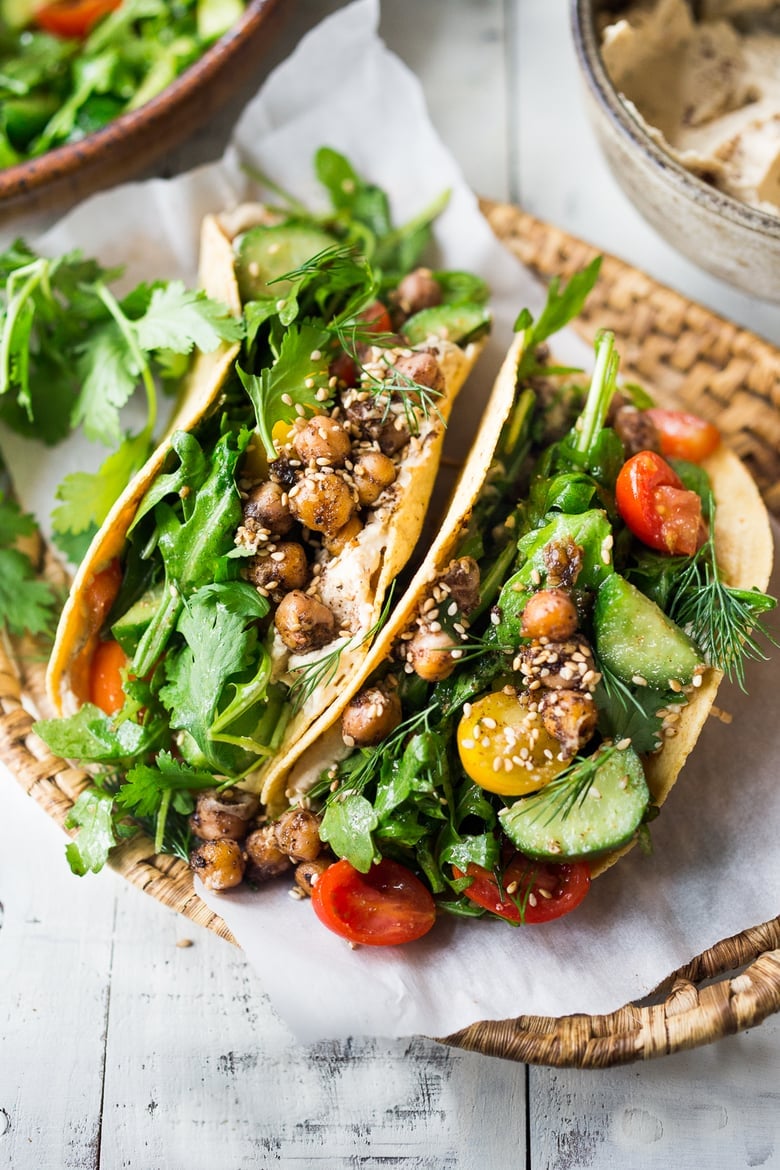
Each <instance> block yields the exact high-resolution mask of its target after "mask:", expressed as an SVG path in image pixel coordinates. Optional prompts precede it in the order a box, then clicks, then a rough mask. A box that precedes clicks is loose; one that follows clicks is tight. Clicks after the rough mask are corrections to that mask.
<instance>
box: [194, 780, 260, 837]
mask: <svg viewBox="0 0 780 1170" xmlns="http://www.w3.org/2000/svg"><path fill="white" fill-rule="evenodd" d="M259 803H260V801H259V800H258V798H257V797H256V796H254V795H253V794H252V793H251V792H244V791H243V790H242V789H240V788H228V789H227V791H225V792H216V791H211V790H209V791H208V792H201V794H200V796H199V797H198V801H197V804H196V805H195V812H194V813H193V814H192V816H191V817H190V827H191V829H192V831H193V833H194V834H195V836H196V837H200V839H201V840H202V841H217V840H219V838H220V837H231V838H232V839H233V840H234V841H240V840H241V838H242V837H245V836H246V833H247V829H248V827H249V822H250V821H251V819H252V817H253V816H254V815H255V813H256V812H257V806H258V804H259Z"/></svg>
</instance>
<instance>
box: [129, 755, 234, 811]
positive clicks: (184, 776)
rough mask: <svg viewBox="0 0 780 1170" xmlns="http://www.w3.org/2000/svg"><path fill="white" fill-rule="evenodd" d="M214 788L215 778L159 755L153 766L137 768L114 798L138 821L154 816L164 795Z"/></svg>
mask: <svg viewBox="0 0 780 1170" xmlns="http://www.w3.org/2000/svg"><path fill="white" fill-rule="evenodd" d="M213 787H214V776H213V774H212V773H211V772H205V771H203V770H201V769H198V768H192V767H190V765H189V764H185V763H184V761H183V760H176V759H174V758H173V756H172V755H171V754H170V752H159V753H158V755H157V757H156V759H155V762H154V765H150V764H136V766H135V767H134V768H131V769H130V771H129V772H128V773H127V779H126V780H125V783H124V784H123V785H122V787H121V788H120V790H119V792H118V793H117V795H116V803H117V804H119V805H121V806H122V808H125V809H127V810H128V811H129V812H132V813H134V814H135V815H137V816H140V817H151V816H154V815H155V814H156V813H157V812H158V811H159V809H160V805H161V803H162V800H163V796H164V794H165V793H166V792H173V793H175V792H190V791H193V790H195V789H207V788H213Z"/></svg>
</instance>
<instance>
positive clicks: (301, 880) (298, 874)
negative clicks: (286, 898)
mask: <svg viewBox="0 0 780 1170" xmlns="http://www.w3.org/2000/svg"><path fill="white" fill-rule="evenodd" d="M332 864H333V858H332V857H318V858H317V859H316V861H301V862H299V864H298V865H296V867H295V884H296V886H297V887H298V889H299V890H303V892H304V894H306V895H308V897H311V892H312V890H313V889H314V887H315V886H316V884H317V882H318V881H319V880H320V878H321V877H322V875H323V874H324V873H325V870H326V869H327V868H328V866H329V865H332Z"/></svg>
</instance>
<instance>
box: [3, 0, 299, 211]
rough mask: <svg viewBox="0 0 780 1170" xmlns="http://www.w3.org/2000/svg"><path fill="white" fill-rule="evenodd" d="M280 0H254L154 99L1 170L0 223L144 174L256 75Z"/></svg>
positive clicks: (273, 27) (79, 197) (273, 24)
mask: <svg viewBox="0 0 780 1170" xmlns="http://www.w3.org/2000/svg"><path fill="white" fill-rule="evenodd" d="M277 2H278V0H249V2H248V3H247V6H246V9H245V11H244V13H243V15H242V16H241V18H240V20H238V22H237V23H236V24H235V25H234V27H233V28H232V29H231V30H230V31H229V32H228V33H226V34H225V35H224V36H223V37H222V38H221V39H220V40H219V41H217V42H216V44H214V45H212V46H211V48H210V49H208V50H207V52H206V53H204V54H203V56H202V57H200V58H199V60H198V61H196V62H195V64H194V65H191V66H190V68H189V69H187V70H185V71H184V73H182V74H181V75H180V76H179V77H177V79H176V80H175V81H174V82H173V83H172V84H171V85H169V86H168V87H167V88H166V89H164V90H163V91H162V92H161V93H159V94H158V95H157V97H155V98H153V99H152V100H151V101H150V102H147V104H146V105H145V106H141V107H140V108H139V109H137V110H132V111H130V112H129V113H127V114H122V115H121V116H120V117H118V118H116V119H114V121H113V122H110V123H109V124H108V125H107V126H105V127H104V128H103V129H101V130H98V131H96V132H95V133H94V134H89V135H87V136H86V137H85V138H83V139H81V141H79V142H72V143H68V144H67V145H65V146H60V147H57V148H56V149H55V150H51V151H49V152H48V154H44V155H41V157H40V158H35V159H31V160H30V161H28V162H24V163H20V164H19V165H18V166H13V167H6V168H4V169H2V170H0V222H1V221H4V220H7V219H9V218H10V217H12V216H13V215H16V214H18V213H20V212H23V211H24V212H27V211H37V210H41V209H44V208H45V209H50V208H53V207H57V206H62V205H65V204H73V203H75V202H77V201H78V200H80V199H83V198H84V197H85V196H86V195H89V194H92V192H94V191H98V190H101V189H103V188H105V187H109V186H112V185H113V184H115V183H118V182H121V181H123V180H125V179H128V178H130V177H132V176H133V175H136V174H139V173H140V172H141V171H142V170H143V169H144V168H145V167H147V166H148V165H149V164H150V163H152V162H153V161H154V160H155V159H157V158H159V157H160V156H161V155H163V154H164V153H165V152H166V151H168V150H170V149H172V147H174V146H175V145H177V144H178V143H180V142H182V141H183V140H184V139H185V138H187V137H188V136H189V135H190V134H192V133H193V131H194V130H196V129H197V128H198V127H199V126H201V125H202V124H203V123H205V122H206V121H207V120H208V119H209V118H210V117H211V116H212V115H213V114H214V113H216V111H217V110H218V109H219V107H220V106H222V105H223V104H224V103H225V102H227V100H228V99H229V98H230V97H231V96H232V95H233V94H234V93H235V92H236V91H237V90H238V89H239V88H240V87H241V86H242V85H244V84H245V83H246V82H247V81H248V80H249V79H250V78H251V76H252V75H253V74H257V71H258V61H259V60H260V59H261V58H262V55H263V52H264V50H265V48H266V46H267V44H268V41H269V40H270V39H271V36H272V33H273V32H274V31H275V23H276V22H274V21H272V20H271V14H272V10H273V8H274V7H275V5H276V4H277Z"/></svg>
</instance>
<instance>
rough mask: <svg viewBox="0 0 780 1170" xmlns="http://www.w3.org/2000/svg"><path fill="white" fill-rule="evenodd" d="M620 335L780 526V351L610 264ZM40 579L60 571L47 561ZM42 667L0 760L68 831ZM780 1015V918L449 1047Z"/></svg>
mask: <svg viewBox="0 0 780 1170" xmlns="http://www.w3.org/2000/svg"><path fill="white" fill-rule="evenodd" d="M483 210H484V212H485V214H486V215H487V217H488V219H489V222H490V224H491V226H492V227H493V229H494V231H495V232H496V234H497V235H498V236H499V238H500V239H501V240H503V241H504V242H505V244H506V245H507V247H509V248H510V249H511V250H512V251H513V252H514V253H515V254H516V255H517V256H518V257H519V258H520V259H521V260H522V261H523V262H524V263H525V264H526V265H528V266H529V267H530V268H531V269H533V270H535V271H536V272H538V273H539V274H540V275H541V276H542V277H550V276H552V275H554V274H556V273H558V274H561V275H563V276H566V275H568V274H570V273H571V272H572V271H574V270H575V269H577V268H580V267H582V266H583V265H584V264H585V263H587V262H588V261H589V260H590V259H592V257H593V256H594V255H595V252H594V250H593V249H592V248H591V247H590V246H589V245H587V244H585V243H583V242H582V241H581V240H577V239H574V238H573V237H572V236H569V235H566V234H565V233H564V232H561V231H558V230H557V229H555V228H552V227H550V226H549V225H548V224H545V223H542V222H541V221H539V220H537V219H534V218H533V217H531V216H529V215H526V214H525V213H523V212H521V211H519V210H518V209H517V208H515V207H510V206H507V205H500V204H488V203H486V204H484V205H483ZM602 327H608V328H610V329H612V330H614V332H615V334H616V335H617V338H618V341H619V343H620V349H621V358H622V369H623V372H624V374H626V376H629V377H633V378H635V379H637V380H640V381H643V382H645V383H647V384H648V385H649V386H652V388H653V391H654V393H655V394H656V395H657V396H658V398H659V400H662V401H666V400H668V401H676V402H678V403H680V404H685V405H687V406H689V407H691V408H692V409H695V410H696V412H697V413H698V414H701V415H704V416H705V417H708V418H712V419H714V420H716V421H717V423H718V426H719V427H720V429H721V431H722V433H723V434H724V435H725V436H726V438H727V440H728V442H729V443H730V445H731V446H732V447H733V448H734V450H735V451H736V452H737V453H738V454H739V455H740V456H741V457H742V458H743V459H744V460H745V462H746V463H747V464H748V466H749V467H750V470H751V471H752V473H753V475H754V476H755V478H756V480H757V482H758V484H759V486H760V488H761V491H762V493H763V496H764V499H765V500H766V502H767V504H768V506H769V508H770V509H771V510H772V511H773V512H774V513H775V515H780V352H778V351H777V350H775V349H774V348H773V347H772V346H770V345H768V344H767V343H766V342H764V341H762V340H760V339H759V338H757V337H755V336H754V335H753V334H751V333H748V332H747V331H746V330H743V329H740V328H738V327H737V326H735V325H733V324H730V323H729V322H727V321H724V320H722V319H721V318H720V317H717V316H716V315H715V314H713V313H710V312H708V311H707V310H706V309H703V308H701V307H700V306H698V305H695V304H693V303H691V302H690V301H688V300H686V299H685V298H684V297H682V296H679V295H678V294H677V293H674V292H671V291H670V290H669V289H667V288H664V287H663V286H662V285H660V284H657V283H656V282H655V281H653V280H651V279H650V278H649V277H647V276H645V275H644V274H643V273H641V272H638V271H637V270H636V269H634V268H631V267H629V266H628V265H627V264H623V263H622V262H621V261H619V260H616V259H614V258H612V257H606V258H605V262H604V264H603V266H602V270H601V276H600V279H599V282H598V285H597V286H596V289H595V291H594V293H593V294H592V295H591V297H590V299H589V301H588V308H587V312H586V313H585V314H584V316H583V318H582V320H581V330H582V332H583V334H584V335H585V336H586V337H587V338H588V339H589V340H590V339H591V338H592V337H593V335H594V334H595V332H596V330H597V329H599V328H602ZM41 551H42V556H41V572H42V573H44V574H45V575H46V576H48V577H49V578H52V577H53V576H55V575H56V573H57V569H56V568H55V566H54V565H53V563H51V562H50V561H49V559H48V558H47V557H46V556H45V554H43V550H41ZM43 673H44V664H43V662H42V656H41V650H40V647H38V646H36V645H35V644H34V643H33V642H32V641H30V640H25V639H20V640H18V641H16V642H13V643H10V642H9V641H5V642H0V759H1V760H2V761H3V762H4V763H5V764H6V765H7V766H8V768H9V769H10V771H11V772H12V773H13V774H14V775H15V776H16V778H17V779H18V781H19V783H20V784H21V785H22V786H23V787H24V788H25V790H26V791H27V792H28V793H29V794H30V795H31V796H32V797H33V798H34V799H35V800H37V801H38V803H39V804H41V805H42V806H43V807H44V808H45V810H46V811H47V812H48V813H49V815H50V816H52V817H53V818H54V819H55V820H56V821H58V822H59V823H60V824H63V822H64V820H65V817H66V816H67V814H68V811H69V809H70V807H71V805H72V803H73V801H74V800H75V799H76V797H77V796H78V794H79V792H80V791H81V790H82V788H83V787H84V785H85V784H86V782H87V777H86V774H85V773H84V772H83V771H81V770H79V769H77V768H73V767H71V766H70V765H69V764H67V763H66V762H65V761H63V760H59V759H56V758H55V757H53V756H52V755H51V754H50V753H49V752H48V749H47V748H46V747H45V745H44V744H42V743H41V742H40V741H39V740H38V739H37V737H36V736H35V735H34V734H33V733H32V731H31V726H32V722H33V715H32V714H31V712H35V713H46V712H47V705H46V698H45V694H44V686H43ZM111 864H112V866H113V868H114V869H115V870H117V871H118V872H119V873H121V874H122V875H123V876H124V877H125V878H127V880H128V881H130V882H132V883H133V885H136V886H138V887H139V888H140V889H142V890H145V891H146V893H148V894H151V895H152V896H153V897H154V898H157V900H158V901H160V902H162V903H163V905H165V906H170V907H172V908H173V909H175V910H178V911H179V912H180V913H181V914H184V915H186V916H187V917H188V918H190V919H192V920H193V921H194V922H198V923H200V924H201V925H202V926H205V927H208V929H209V930H213V931H215V932H216V933H217V934H218V935H220V936H221V937H222V938H225V939H228V940H230V941H235V940H233V939H232V936H231V934H230V932H229V930H228V929H227V927H226V926H225V923H224V922H223V921H222V920H221V919H220V918H219V917H218V916H217V915H215V914H213V913H212V912H211V911H210V910H209V909H208V908H207V907H206V906H205V904H204V903H203V902H202V901H201V900H200V899H199V898H198V897H197V895H196V894H195V893H194V891H193V888H192V880H191V877H190V873H189V870H188V868H187V866H186V865H185V864H184V862H182V861H178V860H175V859H173V858H170V857H157V856H155V855H154V852H153V848H152V843H151V841H150V840H148V839H147V838H134V839H133V840H132V841H130V842H128V843H126V844H125V845H123V846H120V847H119V848H118V849H117V850H116V851H115V854H114V857H113V859H112V862H111ZM778 1010H780V918H777V919H774V920H773V921H771V922H767V923H764V924H762V925H759V926H755V927H753V928H751V929H749V930H746V931H744V932H743V933H742V934H740V935H737V936H735V937H734V938H730V939H725V940H722V941H721V942H717V943H716V944H715V945H714V946H713V947H711V948H710V950H708V951H705V953H704V954H702V955H699V956H698V957H697V958H695V959H693V960H692V961H691V962H690V963H689V964H688V965H687V966H686V967H684V968H682V969H681V970H679V971H677V972H674V973H673V974H672V975H670V976H669V978H668V979H667V980H665V982H664V984H663V985H662V986H661V987H660V988H659V989H657V992H656V994H655V995H654V996H653V997H652V1001H648V1002H646V1003H643V1004H629V1005H627V1006H626V1007H624V1008H621V1009H620V1010H619V1011H617V1012H613V1013H612V1014H611V1015H607V1016H586V1015H574V1016H565V1017H561V1018H551V1017H541V1016H520V1017H519V1018H517V1019H512V1020H502V1021H494V1022H483V1023H476V1024H473V1025H471V1026H470V1027H468V1028H466V1029H464V1030H463V1031H462V1032H458V1033H457V1034H455V1035H452V1036H448V1037H446V1038H445V1042H446V1043H448V1044H453V1045H457V1046H459V1047H463V1048H468V1049H472V1050H476V1051H480V1052H484V1053H487V1054H489V1055H493V1056H501V1057H504V1058H506V1059H511V1060H520V1061H527V1062H529V1063H534V1064H547V1065H556V1066H559V1067H565V1066H575V1067H589V1068H599V1067H602V1068H603V1067H607V1066H610V1065H615V1064H623V1063H628V1062H629V1061H633V1060H642V1059H648V1058H650V1057H654V1056H662V1055H664V1054H666V1053H670V1052H676V1051H679V1050H680V1049H683V1048H693V1047H695V1046H697V1045H700V1044H705V1043H708V1042H710V1041H713V1040H716V1039H718V1038H719V1037H721V1036H724V1035H727V1034H729V1033H732V1032H738V1031H740V1030H742V1029H743V1028H747V1027H750V1026H753V1025H755V1024H757V1023H760V1021H761V1020H763V1019H765V1018H766V1016H768V1015H771V1014H772V1013H773V1012H776V1011H778Z"/></svg>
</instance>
